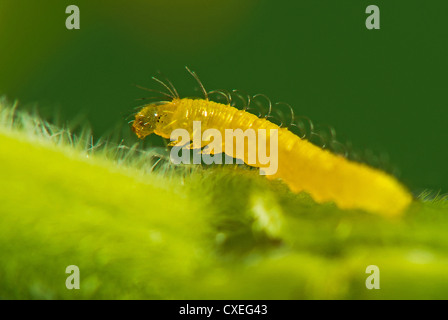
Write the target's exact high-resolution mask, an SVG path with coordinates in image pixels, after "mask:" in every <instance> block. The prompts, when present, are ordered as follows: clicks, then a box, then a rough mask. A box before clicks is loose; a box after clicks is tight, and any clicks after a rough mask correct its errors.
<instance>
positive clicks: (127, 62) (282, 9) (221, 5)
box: [0, 0, 448, 192]
mask: <svg viewBox="0 0 448 320" xmlns="http://www.w3.org/2000/svg"><path fill="white" fill-rule="evenodd" d="M72 4H75V5H78V6H79V8H80V12H81V29H80V30H67V29H66V27H65V20H66V18H67V16H68V14H66V13H65V9H66V7H67V6H68V5H72ZM370 4H375V5H377V6H379V8H380V10H381V30H367V29H366V27H365V19H366V17H367V15H366V14H365V9H366V7H367V6H368V5H370ZM447 10H448V2H446V1H441V0H439V1H428V2H424V1H422V0H420V1H409V0H407V1H404V0H395V1H379V0H370V1H360V0H350V1H349V0H344V1H342V0H341V1H334V0H321V1H257V0H244V1H242V0H225V1H210V0H189V1H180V0H177V1H168V0H163V1H162V0H160V1H159V0H157V1H156V0H147V1H144V0H134V1H124V0H122V1H116V0H114V1H112V0H111V1H107V2H106V1H75V0H71V1H64V0H42V1H35V0H20V1H17V0H0V39H1V41H0V72H1V73H0V95H6V96H7V97H8V98H9V99H11V100H14V99H18V100H19V102H20V105H21V108H31V107H33V106H36V105H37V109H38V110H39V112H40V114H41V115H43V116H44V117H47V118H52V117H54V115H55V114H56V115H58V117H59V118H60V120H61V121H63V122H71V121H74V120H76V119H79V117H80V115H82V119H84V121H85V120H87V121H88V122H89V123H90V124H91V126H92V128H93V131H94V134H95V136H97V137H98V136H102V135H105V134H109V133H111V132H113V131H114V130H115V128H117V126H120V125H126V123H127V121H128V120H129V119H127V117H128V116H129V115H130V114H131V113H132V111H133V108H134V107H136V106H137V105H138V102H136V101H135V99H137V98H141V97H145V96H147V93H146V92H144V91H141V90H140V89H137V88H136V87H134V86H133V85H132V84H133V83H137V84H140V85H143V86H146V87H150V88H158V87H157V84H156V83H154V82H153V81H151V80H150V77H151V76H153V75H155V74H156V71H157V70H160V71H162V72H163V74H165V75H166V76H167V77H168V78H169V79H170V80H171V81H172V82H173V83H174V84H175V85H176V87H177V89H178V91H179V92H180V93H181V95H193V94H195V91H194V89H195V87H196V84H195V82H194V80H193V79H192V78H191V76H189V75H188V74H187V72H186V71H185V69H184V66H185V65H187V66H189V67H190V68H191V69H193V70H195V71H196V72H197V73H198V74H199V76H200V78H201V80H202V81H203V83H204V84H205V86H206V87H207V89H209V90H211V89H241V90H244V91H247V92H249V93H251V94H256V93H264V94H266V95H267V96H269V97H270V98H271V99H272V100H273V101H285V102H288V103H290V104H291V105H292V106H293V107H294V109H295V110H296V113H298V114H300V115H306V116H308V117H310V118H311V119H312V120H313V121H314V122H316V123H319V124H329V125H332V126H333V127H335V128H336V130H337V133H338V136H340V137H341V140H343V141H345V140H350V141H352V142H353V144H354V145H355V146H357V147H359V148H360V149H367V148H370V149H372V150H373V151H374V152H375V153H382V152H386V153H387V154H388V155H389V157H390V159H391V162H392V163H393V164H394V165H396V166H397V167H398V168H399V169H400V171H401V175H400V178H401V179H402V180H403V181H404V182H405V183H406V184H407V185H408V186H409V187H410V188H411V190H413V191H414V192H418V191H420V190H422V189H424V188H430V189H434V190H441V191H442V192H447V191H448V166H447V165H446V163H447V160H448V151H447V147H446V144H447V141H448V130H447V117H448V108H447V95H446V91H447V90H446V89H447V82H448V80H447V75H448V43H447V39H448V28H447V26H446V12H447Z"/></svg>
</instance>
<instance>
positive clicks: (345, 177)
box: [132, 68, 412, 216]
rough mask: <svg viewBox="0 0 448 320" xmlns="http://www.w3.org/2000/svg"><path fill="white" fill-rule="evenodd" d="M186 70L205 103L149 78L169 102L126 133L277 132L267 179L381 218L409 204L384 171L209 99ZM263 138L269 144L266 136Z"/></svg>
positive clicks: (141, 115)
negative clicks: (197, 125) (274, 162)
mask: <svg viewBox="0 0 448 320" xmlns="http://www.w3.org/2000/svg"><path fill="white" fill-rule="evenodd" d="M187 70H188V68H187ZM188 71H189V72H190V73H191V74H192V75H193V76H194V77H195V78H196V80H197V81H198V82H199V84H200V85H201V88H202V90H203V93H204V95H205V99H188V98H183V99H181V98H179V95H178V93H177V91H176V89H175V88H174V86H173V85H172V84H171V83H170V82H169V81H168V83H169V84H170V85H171V87H169V86H168V85H166V84H165V83H163V82H162V81H160V80H158V79H156V78H154V79H155V80H156V81H158V82H160V83H161V84H162V85H163V86H164V87H165V88H166V89H167V90H168V91H169V92H170V94H167V93H162V94H164V95H165V96H167V97H169V98H170V100H169V101H165V102H159V103H153V104H149V105H146V106H144V107H143V108H142V109H141V110H140V112H138V113H137V114H136V116H135V120H134V123H133V126H132V129H133V131H134V132H135V133H136V135H137V136H138V137H139V138H141V139H144V138H145V137H146V136H148V135H150V134H152V133H155V134H157V135H159V136H162V137H163V138H167V139H169V138H170V136H171V133H172V132H173V130H175V129H185V130H188V131H189V133H190V137H193V132H191V131H192V128H193V121H201V123H202V128H201V130H202V131H205V130H207V129H209V128H213V129H217V130H219V131H220V132H222V134H223V135H224V130H225V129H234V130H235V129H242V130H243V131H245V130H246V129H248V128H252V129H255V130H259V129H267V131H269V129H277V130H278V170H277V173H276V174H274V175H270V176H267V178H269V179H276V178H280V179H281V180H283V181H284V182H285V183H286V184H287V185H288V186H289V188H290V189H291V190H292V191H293V192H301V191H305V192H307V193H309V194H310V195H311V197H312V198H313V199H314V200H315V201H316V202H319V203H323V202H327V201H333V202H334V203H336V205H337V206H338V207H339V208H342V209H363V210H366V211H369V212H372V213H378V214H382V215H386V216H397V215H400V214H401V213H402V212H403V211H404V210H405V209H406V208H407V207H408V205H409V204H410V202H411V201H412V196H411V195H410V193H409V192H408V191H407V190H406V189H405V188H404V187H403V186H402V185H401V184H400V183H399V182H398V181H397V180H396V179H395V178H394V177H392V176H390V175H388V174H386V173H385V172H382V171H380V170H378V169H374V168H371V167H369V166H367V165H365V164H361V163H357V162H353V161H349V160H348V159H346V158H345V157H343V156H341V155H336V154H333V153H331V152H330V151H328V150H325V149H322V148H320V147H318V146H315V145H313V144H312V143H311V142H309V141H308V140H305V139H301V138H300V137H299V136H297V135H295V134H293V133H292V132H291V131H289V130H288V129H286V128H282V127H279V126H278V125H276V124H274V123H272V122H271V121H269V120H267V119H266V118H259V117H257V116H256V115H253V114H251V113H248V112H246V111H243V110H239V109H237V108H235V107H232V106H230V105H225V104H222V103H217V102H213V101H210V100H209V99H208V95H207V92H206V91H205V89H204V87H203V86H202V84H201V83H200V81H199V79H198V78H197V75H196V74H195V73H194V72H191V71H190V70H188ZM148 90H149V89H148ZM150 91H152V90H150ZM266 139H267V140H269V135H267V136H266ZM175 143H176V142H174V143H171V145H174V144H175ZM205 144H206V143H205ZM267 145H268V146H269V143H267ZM203 146H204V145H202V146H196V147H203ZM222 150H223V151H224V150H225V151H224V152H225V153H226V154H227V155H229V156H234V155H235V152H234V151H233V152H232V150H230V151H228V150H227V149H226V148H225V146H224V148H223V149H222ZM246 150H247V149H246ZM242 160H243V161H244V162H245V163H247V164H249V165H252V166H255V167H261V166H262V165H261V164H259V163H256V164H251V163H249V162H248V161H247V160H248V159H247V154H245V155H244V159H242Z"/></svg>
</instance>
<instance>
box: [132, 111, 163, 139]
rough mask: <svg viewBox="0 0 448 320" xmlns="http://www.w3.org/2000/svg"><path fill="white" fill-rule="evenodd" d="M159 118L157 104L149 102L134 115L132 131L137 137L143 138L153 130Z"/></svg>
mask: <svg viewBox="0 0 448 320" xmlns="http://www.w3.org/2000/svg"><path fill="white" fill-rule="evenodd" d="M159 118H160V115H159V112H158V108H157V105H154V104H150V105H148V106H146V107H144V108H143V109H142V110H141V111H140V112H139V113H137V114H136V115H135V120H134V123H133V125H132V131H134V132H135V134H136V135H137V137H139V138H140V139H144V138H145V137H147V136H149V135H150V134H152V133H153V132H154V130H155V129H156V125H157V122H158V120H159Z"/></svg>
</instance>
